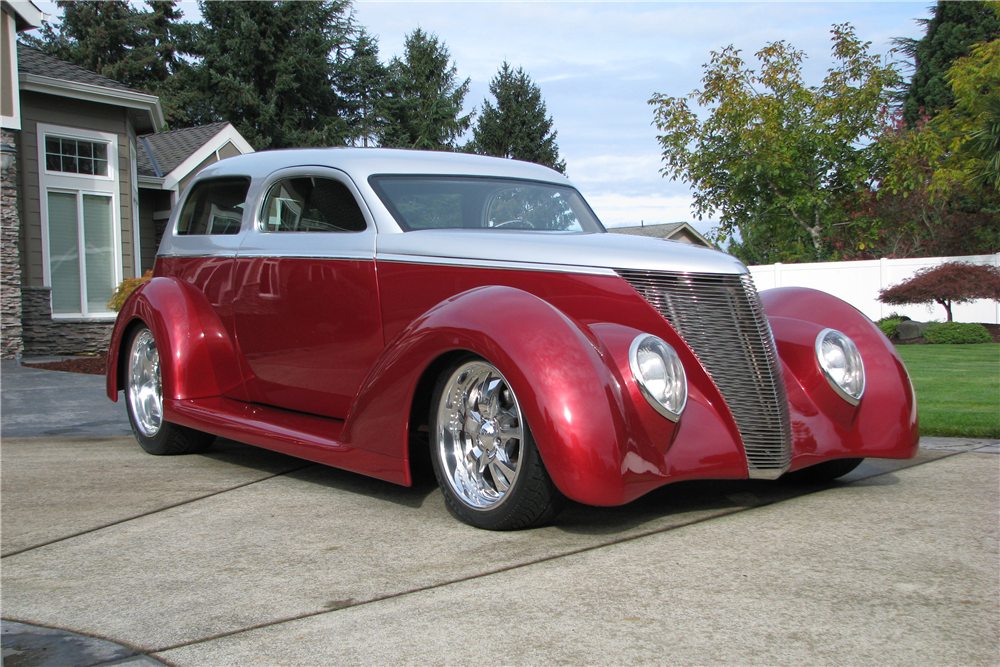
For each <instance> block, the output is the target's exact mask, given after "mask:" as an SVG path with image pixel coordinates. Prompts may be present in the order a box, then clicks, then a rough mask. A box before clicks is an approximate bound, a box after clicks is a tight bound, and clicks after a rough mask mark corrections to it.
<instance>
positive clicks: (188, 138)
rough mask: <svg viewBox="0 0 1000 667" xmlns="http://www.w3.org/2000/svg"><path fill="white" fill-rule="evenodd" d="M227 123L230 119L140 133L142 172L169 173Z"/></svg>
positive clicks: (139, 163)
mask: <svg viewBox="0 0 1000 667" xmlns="http://www.w3.org/2000/svg"><path fill="white" fill-rule="evenodd" d="M226 125H229V123H210V124H208V125H199V126H198V127H185V128H183V129H180V130H169V131H167V132H159V133H157V134H147V135H144V136H142V137H139V143H140V144H141V145H140V148H139V157H138V160H137V166H138V169H139V175H141V176H160V177H162V176H166V175H167V174H169V173H170V172H172V171H173V170H174V169H176V168H177V167H179V166H180V164H181V163H182V162H184V160H186V159H188V158H189V157H191V155H193V154H194V153H195V151H197V150H198V149H199V148H201V147H202V146H204V145H205V144H206V143H208V140H209V139H211V138H212V137H214V136H215V135H217V134H218V133H219V132H220V131H221V130H222V128H224V127H225V126H226Z"/></svg>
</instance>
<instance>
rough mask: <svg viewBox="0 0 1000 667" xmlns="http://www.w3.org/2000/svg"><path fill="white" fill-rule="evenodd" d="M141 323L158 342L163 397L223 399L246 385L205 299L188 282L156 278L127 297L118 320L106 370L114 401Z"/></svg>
mask: <svg viewBox="0 0 1000 667" xmlns="http://www.w3.org/2000/svg"><path fill="white" fill-rule="evenodd" d="M142 324H145V325H146V326H147V327H149V329H150V330H151V331H152V332H153V337H154V338H155V340H156V346H157V348H158V351H159V354H160V372H161V374H162V383H163V396H164V398H167V399H187V398H205V397H209V396H222V395H225V394H228V393H230V392H232V391H234V390H235V389H237V388H238V387H240V386H241V385H242V378H241V376H240V372H239V364H238V363H237V354H236V350H235V347H234V345H233V341H232V340H231V339H230V338H229V334H228V333H227V332H226V329H225V328H224V327H223V326H222V323H221V322H220V321H219V318H218V316H217V315H216V313H215V310H214V309H213V308H212V306H211V304H210V303H209V302H208V299H207V298H206V297H205V295H204V294H203V293H202V292H201V291H199V290H198V289H197V288H196V287H194V286H193V285H191V284H190V283H187V282H185V281H182V280H179V279H177V278H173V277H157V278H153V279H152V280H149V281H148V282H146V283H143V284H142V285H140V286H139V287H138V288H137V289H136V290H135V292H133V293H132V294H131V295H130V296H129V298H128V300H126V302H125V305H124V306H123V307H122V309H121V312H119V313H118V319H117V320H116V321H115V327H114V331H113V332H112V335H111V345H110V347H109V350H108V369H107V391H108V397H109V398H110V399H111V400H113V401H114V400H117V396H118V391H119V390H120V389H124V387H123V386H121V384H122V380H123V379H124V372H125V370H124V369H125V366H126V363H125V362H126V357H127V355H128V349H127V346H128V343H129V341H130V340H131V334H132V332H133V331H134V330H135V328H136V327H138V326H141V325H142Z"/></svg>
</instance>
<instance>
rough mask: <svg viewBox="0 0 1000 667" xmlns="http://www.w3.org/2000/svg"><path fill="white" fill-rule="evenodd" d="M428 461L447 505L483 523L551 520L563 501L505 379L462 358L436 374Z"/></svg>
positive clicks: (495, 526)
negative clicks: (430, 461)
mask: <svg viewBox="0 0 1000 667" xmlns="http://www.w3.org/2000/svg"><path fill="white" fill-rule="evenodd" d="M430 422H431V429H430V431H431V448H432V452H431V460H432V461H433V464H434V474H435V475H436V477H437V480H438V484H439V485H440V486H441V490H442V491H443V492H444V498H445V502H446V504H447V506H448V509H449V510H450V511H451V513H452V514H454V515H455V516H456V517H457V518H458V519H460V520H462V521H464V522H466V523H468V524H470V525H473V526H476V527H477V528H486V529H488V530H516V529H519V528H528V527H530V526H535V525H538V524H541V523H543V522H545V521H549V520H550V519H552V518H553V517H555V515H556V514H558V512H559V510H560V509H562V506H563V504H564V502H565V499H564V497H563V496H562V494H561V493H559V490H558V489H557V488H556V486H555V484H553V482H552V479H551V478H550V477H549V475H548V472H546V470H545V466H544V465H543V464H542V459H541V457H540V456H539V455H538V449H537V448H536V447H535V441H534V439H533V438H532V437H531V429H529V428H528V422H527V421H526V420H525V418H524V415H523V414H522V412H521V407H520V404H519V403H518V401H517V397H516V396H515V395H514V391H513V390H512V389H511V387H510V385H509V384H508V383H507V380H506V379H505V378H504V377H503V375H501V374H500V371H498V370H497V369H496V367H494V366H493V365H492V364H490V363H489V362H487V361H485V360H484V359H481V358H479V357H466V358H464V359H462V360H461V361H459V362H458V363H457V364H456V365H454V366H453V367H452V368H451V369H450V370H449V371H447V372H445V373H444V374H442V376H441V378H440V379H439V380H438V383H437V387H436V388H435V390H434V397H433V400H432V401H431V414H430Z"/></svg>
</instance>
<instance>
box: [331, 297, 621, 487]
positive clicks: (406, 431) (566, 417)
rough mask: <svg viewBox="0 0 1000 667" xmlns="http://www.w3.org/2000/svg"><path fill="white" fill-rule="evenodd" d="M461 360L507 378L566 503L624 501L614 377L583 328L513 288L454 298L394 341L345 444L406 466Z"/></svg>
mask: <svg viewBox="0 0 1000 667" xmlns="http://www.w3.org/2000/svg"><path fill="white" fill-rule="evenodd" d="M497 313H511V315H509V316H500V317H498V316H497ZM514 314H516V315H514ZM466 353H472V354H475V355H477V356H480V357H482V358H483V359H485V360H486V361H488V362H489V363H491V364H493V365H494V366H496V367H497V369H498V370H499V371H500V372H501V373H503V374H504V376H505V377H506V378H507V380H508V382H509V383H510V384H511V387H512V388H513V389H514V390H515V392H516V393H517V396H518V399H519V402H520V403H521V404H522V411H523V412H524V413H525V416H526V418H527V419H528V422H529V425H530V426H531V430H532V432H533V434H534V436H535V441H536V444H537V446H538V450H539V453H540V455H541V456H542V459H543V460H544V462H545V465H546V467H547V468H548V470H549V474H550V475H551V476H552V479H553V481H554V482H555V483H556V485H557V486H558V487H559V489H560V490H561V491H562V492H563V493H564V494H566V495H567V496H569V497H571V498H574V499H576V500H581V501H583V502H589V503H591V504H595V505H613V504H619V503H620V502H622V492H623V491H622V486H623V484H622V478H621V458H622V454H621V451H620V447H619V443H620V442H622V441H624V440H625V438H624V436H623V431H624V419H623V418H622V416H621V415H620V414H618V412H617V411H618V410H619V402H618V401H615V400H609V396H610V393H615V392H618V391H619V388H618V383H617V382H616V381H615V379H614V377H613V372H612V370H611V369H610V368H609V367H608V366H607V362H606V361H605V360H604V359H603V358H602V357H601V354H600V353H599V351H598V349H597V347H596V345H595V343H594V342H593V341H592V340H591V339H590V337H589V336H588V332H586V331H585V327H582V326H581V325H579V324H578V323H576V322H575V321H573V320H572V319H570V318H569V317H568V316H567V315H565V314H564V313H562V312H561V311H559V310H558V309H556V308H555V307H554V306H553V305H551V304H550V303H548V302H547V301H544V300H543V299H541V298H539V297H537V296H535V295H532V294H529V293H527V292H524V291H522V290H519V289H516V288H512V287H504V286H487V287H477V288H474V289H472V290H469V291H467V292H464V293H462V294H459V295H457V296H454V297H451V298H450V299H447V300H446V301H444V302H442V303H440V304H438V305H437V306H435V307H434V308H432V309H430V310H429V311H427V312H426V313H425V314H424V315H422V316H420V317H418V318H417V319H415V320H414V321H413V322H412V323H411V324H410V325H409V326H408V327H407V329H405V330H404V331H403V332H401V333H400V334H399V335H398V336H396V337H395V338H394V339H393V340H392V341H391V342H390V343H389V345H387V346H386V349H385V350H383V352H382V354H381V355H380V357H379V360H378V361H377V362H376V363H375V365H374V366H373V368H372V370H371V371H370V372H369V375H368V377H367V378H366V380H365V382H364V383H363V385H362V388H361V390H360V392H359V394H358V397H357V399H356V401H355V406H354V409H353V410H352V412H351V415H350V416H349V417H348V419H347V422H346V423H345V428H344V433H343V441H344V443H345V444H349V445H352V446H357V447H360V448H364V449H373V450H374V451H378V452H379V453H383V454H388V455H390V456H394V457H399V458H413V457H412V452H411V451H409V445H410V444H411V443H412V442H413V441H414V436H416V441H417V442H419V440H420V438H419V433H420V429H421V427H422V426H424V425H426V424H427V423H428V416H429V411H430V400H431V397H430V394H431V393H432V392H433V388H434V385H435V383H436V382H437V379H438V377H440V375H441V373H442V372H444V370H445V369H446V368H448V367H449V365H450V364H451V363H453V362H454V360H455V359H456V358H457V357H458V356H459V355H462V354H466ZM609 392H610V393H609ZM394 412H395V413H396V415H393V413H394ZM397 415H398V416H397ZM403 422H405V423H403ZM394 433H395V434H396V435H393V434H394ZM387 434H388V437H387ZM397 438H398V439H397ZM400 441H402V442H400Z"/></svg>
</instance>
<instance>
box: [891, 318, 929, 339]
mask: <svg viewBox="0 0 1000 667" xmlns="http://www.w3.org/2000/svg"><path fill="white" fill-rule="evenodd" d="M930 325H931V323H930V322H914V321H913V320H907V321H904V322H900V323H899V324H897V325H896V337H897V338H899V340H910V339H913V338H920V334H922V333H923V331H924V329H926V328H927V327H929V326H930Z"/></svg>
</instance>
